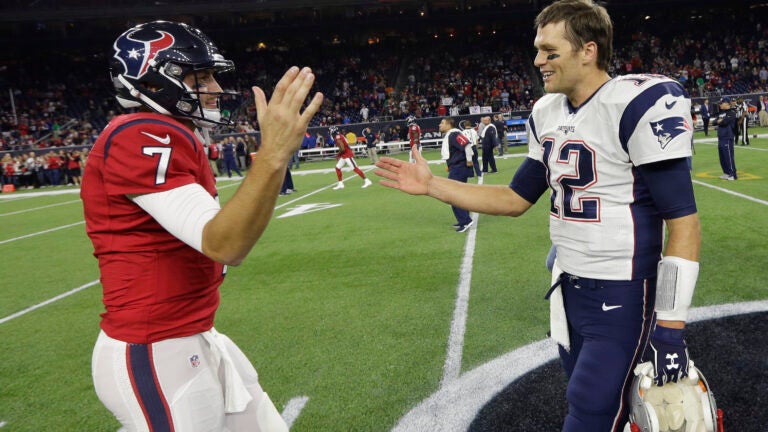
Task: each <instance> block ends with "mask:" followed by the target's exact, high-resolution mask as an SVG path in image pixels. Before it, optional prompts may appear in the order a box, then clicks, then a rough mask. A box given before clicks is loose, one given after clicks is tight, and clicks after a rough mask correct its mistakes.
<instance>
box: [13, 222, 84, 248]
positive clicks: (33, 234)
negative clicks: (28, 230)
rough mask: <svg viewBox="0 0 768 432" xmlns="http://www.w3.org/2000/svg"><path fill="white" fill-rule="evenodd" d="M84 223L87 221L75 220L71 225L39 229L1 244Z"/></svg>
mask: <svg viewBox="0 0 768 432" xmlns="http://www.w3.org/2000/svg"><path fill="white" fill-rule="evenodd" d="M84 223H85V221H80V222H75V223H73V224H69V225H62V226H60V227H56V228H51V229H47V230H44V231H38V232H36V233H32V234H26V235H23V236H21V237H15V238H11V239H7V240H0V245H3V244H6V243H10V242H13V241H16V240H22V239H25V238H29V237H35V236H39V235H43V234H48V233H50V232H54V231H58V230H63V229H66V228H72V227H73V226H77V225H82V224H84Z"/></svg>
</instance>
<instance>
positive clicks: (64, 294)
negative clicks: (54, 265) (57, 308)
mask: <svg viewBox="0 0 768 432" xmlns="http://www.w3.org/2000/svg"><path fill="white" fill-rule="evenodd" d="M98 283H99V280H98V279H97V280H95V281H91V282H88V283H87V284H85V285H83V286H79V287H77V288H75V289H71V290H69V291H67V292H65V293H63V294H59V295H57V296H56V297H53V298H50V299H48V300H46V301H44V302H42V303H38V304H36V305H34V306H30V307H28V308H26V309H24V310H21V311H18V312H16V313H13V314H11V315H8V316H7V317H5V318H0V324H3V323H5V322H8V321H10V320H12V319H14V318H18V317H20V316H22V315H25V314H27V313H29V312H32V311H33V310H35V309H40V308H41V307H43V306H46V305H49V304H51V303H53V302H55V301H58V300H61V299H63V298H65V297H69V296H71V295H72V294H75V293H78V292H80V291H82V290H84V289H86V288H88V287H92V286H94V285H96V284H98Z"/></svg>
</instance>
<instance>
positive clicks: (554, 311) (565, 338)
mask: <svg viewBox="0 0 768 432" xmlns="http://www.w3.org/2000/svg"><path fill="white" fill-rule="evenodd" d="M562 272H563V271H562V270H560V267H559V266H558V265H557V259H555V264H554V265H553V266H552V285H555V284H556V283H558V282H559V281H560V274H561V273H562ZM549 333H550V337H551V338H552V339H553V340H554V341H555V342H557V343H558V344H560V345H561V346H562V347H563V348H564V349H565V350H566V351H570V349H571V338H570V335H569V334H568V319H567V318H566V316H565V303H564V302H563V286H562V284H560V285H558V287H557V288H555V289H554V290H552V292H551V293H550V295H549Z"/></svg>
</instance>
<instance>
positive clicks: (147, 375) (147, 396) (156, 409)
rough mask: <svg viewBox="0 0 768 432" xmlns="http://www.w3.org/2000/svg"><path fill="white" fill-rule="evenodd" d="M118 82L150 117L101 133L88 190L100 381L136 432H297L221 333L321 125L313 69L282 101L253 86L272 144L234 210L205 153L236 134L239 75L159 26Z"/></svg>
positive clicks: (172, 28) (127, 99)
mask: <svg viewBox="0 0 768 432" xmlns="http://www.w3.org/2000/svg"><path fill="white" fill-rule="evenodd" d="M113 47H114V54H113V56H112V58H111V64H110V73H111V75H112V80H113V83H114V86H115V89H116V91H117V99H118V101H119V102H120V103H121V104H122V105H123V106H125V107H136V108H139V109H140V111H139V112H138V113H135V114H128V115H122V116H118V117H116V118H115V119H113V120H112V121H111V122H110V124H109V125H108V126H107V127H106V128H105V129H104V131H103V132H102V133H101V134H100V136H99V138H98V140H97V141H96V143H95V144H94V147H93V150H92V152H91V154H90V157H89V159H88V167H87V169H86V170H85V175H84V177H83V183H82V189H81V197H82V199H83V204H84V210H85V220H86V231H87V233H88V235H89V237H90V238H91V241H92V242H93V245H94V255H95V256H96V258H97V259H98V261H99V269H100V272H101V283H102V286H103V302H104V306H105V309H106V311H105V312H104V313H103V314H102V315H101V317H102V320H101V325H100V326H101V332H100V334H99V336H98V339H97V341H96V345H95V347H94V352H93V359H92V372H93V380H94V386H95V389H96V393H97V395H98V397H99V399H100V400H101V401H102V403H104V405H105V406H106V407H107V408H108V409H109V410H110V411H112V413H113V414H114V415H115V417H116V418H117V419H118V420H119V421H120V422H121V423H122V425H123V429H122V430H127V431H145V430H152V431H176V432H180V431H198V430H229V431H245V430H249V431H251V430H258V431H287V430H288V428H287V426H286V424H285V422H284V421H283V420H282V418H281V417H280V414H279V413H278V412H277V410H276V409H275V407H274V405H273V404H272V402H271V400H270V399H269V396H268V395H267V394H266V393H265V392H264V391H263V389H262V388H261V386H260V385H259V381H258V375H257V373H256V370H255V369H254V368H253V366H252V365H251V363H250V362H249V361H248V359H247V358H246V357H245V355H244V354H243V353H242V352H241V351H240V349H239V348H238V347H237V346H236V345H235V344H234V343H233V342H232V341H231V340H230V339H229V338H228V337H226V336H225V335H223V334H221V333H218V332H216V330H215V329H214V327H213V324H214V323H213V320H214V315H215V313H216V309H217V308H218V304H219V285H220V284H221V283H222V281H223V277H224V273H225V269H226V265H237V264H240V263H241V262H242V261H243V259H244V258H245V257H246V255H247V254H248V253H249V251H250V250H251V248H253V246H254V244H255V243H256V242H257V241H258V239H259V238H260V236H261V234H262V233H263V232H264V229H265V228H266V227H267V224H268V222H269V220H270V218H271V216H272V213H273V209H274V204H275V201H276V199H277V195H278V192H279V190H280V186H281V184H282V182H283V177H284V173H285V169H286V167H287V166H288V160H289V159H290V157H291V155H292V154H293V153H294V151H296V149H298V147H299V145H300V144H301V139H302V137H303V135H304V131H305V130H306V129H307V125H308V123H309V120H310V119H311V118H312V116H313V115H314V114H315V113H316V112H317V110H318V108H319V106H320V104H321V102H322V95H321V94H316V95H315V96H314V97H313V98H312V100H311V102H310V103H309V105H308V106H307V107H306V108H305V109H304V110H303V112H302V105H303V103H304V101H305V99H306V98H307V96H308V94H309V91H310V88H311V86H312V84H313V83H314V75H313V73H312V71H311V70H310V69H309V68H303V69H299V68H297V67H293V68H291V69H289V70H288V71H287V72H286V73H285V75H284V76H283V77H282V79H281V80H280V81H279V82H278V84H277V86H276V87H275V90H274V93H273V95H272V98H271V100H270V101H269V102H267V100H266V96H265V94H264V92H263V90H261V89H260V88H258V87H253V92H254V97H255V103H256V108H257V112H258V121H259V124H260V125H261V134H262V144H261V148H260V149H259V152H258V153H257V155H256V156H255V158H254V160H253V164H252V167H251V170H252V171H254V172H258V175H250V176H247V177H246V178H245V179H244V180H243V184H242V185H241V187H240V188H239V189H238V191H237V192H236V193H235V195H234V196H233V197H232V198H231V199H230V200H229V201H228V202H227V203H226V205H224V206H223V207H221V206H220V205H219V202H218V194H217V192H216V187H215V184H214V183H215V179H214V176H213V173H212V171H211V168H210V166H209V164H208V161H207V157H206V152H205V150H204V146H203V143H204V142H205V141H208V142H207V144H210V142H209V137H208V129H210V128H211V127H213V126H215V125H217V124H228V122H229V120H227V119H222V118H221V114H220V111H219V104H218V103H219V97H220V95H221V94H222V89H221V87H220V86H219V84H218V82H217V80H216V76H215V74H216V73H218V72H224V71H227V70H231V69H232V68H233V67H234V65H233V63H232V62H231V61H229V60H226V59H225V58H224V57H223V56H222V55H221V54H220V53H219V50H218V49H217V48H216V46H215V45H214V44H213V43H212V42H211V40H210V39H208V37H206V36H205V35H204V34H203V33H202V32H200V30H198V29H196V28H193V27H191V26H188V25H186V24H181V23H175V22H165V21H155V22H150V23H146V24H141V25H138V26H136V27H134V28H131V29H129V30H128V31H126V32H125V33H123V34H122V35H121V36H120V37H118V38H117V40H116V41H115V43H114V45H113Z"/></svg>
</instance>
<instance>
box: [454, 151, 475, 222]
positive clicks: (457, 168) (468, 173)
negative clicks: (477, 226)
mask: <svg viewBox="0 0 768 432" xmlns="http://www.w3.org/2000/svg"><path fill="white" fill-rule="evenodd" d="M473 175H474V174H473V173H472V168H471V167H468V166H466V162H460V163H458V164H455V165H453V166H450V167H448V178H449V179H451V180H456V181H460V182H462V183H466V182H467V179H468V178H470V177H472V176H473ZM451 209H452V210H453V215H454V216H456V222H457V223H458V224H459V225H466V224H468V223H470V222H471V221H472V219H471V218H470V217H469V212H468V211H466V210H464V209H463V208H460V207H456V206H451Z"/></svg>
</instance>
